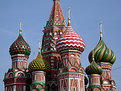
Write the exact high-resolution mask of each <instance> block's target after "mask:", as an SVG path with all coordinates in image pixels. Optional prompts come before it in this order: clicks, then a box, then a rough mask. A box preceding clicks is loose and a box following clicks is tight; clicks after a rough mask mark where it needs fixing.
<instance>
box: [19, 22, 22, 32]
mask: <svg viewBox="0 0 121 91" xmlns="http://www.w3.org/2000/svg"><path fill="white" fill-rule="evenodd" d="M19 34H22V29H21V20H20V29H19Z"/></svg>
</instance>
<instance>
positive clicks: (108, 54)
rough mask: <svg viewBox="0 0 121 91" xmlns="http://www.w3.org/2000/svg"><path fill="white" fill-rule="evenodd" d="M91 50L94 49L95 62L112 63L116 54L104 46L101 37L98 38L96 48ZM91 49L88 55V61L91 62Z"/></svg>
mask: <svg viewBox="0 0 121 91" xmlns="http://www.w3.org/2000/svg"><path fill="white" fill-rule="evenodd" d="M93 50H94V58H95V61H96V62H106V63H111V64H114V62H115V60H116V56H115V54H114V52H113V51H112V50H111V49H109V48H108V47H107V46H106V44H105V43H104V41H103V40H102V38H101V39H100V41H99V43H98V45H97V46H96V48H94V49H93ZM93 50H92V51H91V52H90V54H89V57H88V58H89V61H90V63H91V62H92V52H93Z"/></svg>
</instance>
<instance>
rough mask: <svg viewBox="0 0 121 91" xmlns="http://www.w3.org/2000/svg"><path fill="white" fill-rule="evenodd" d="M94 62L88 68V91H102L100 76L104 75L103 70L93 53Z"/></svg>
mask: <svg viewBox="0 0 121 91" xmlns="http://www.w3.org/2000/svg"><path fill="white" fill-rule="evenodd" d="M92 57H93V61H92V62H91V64H90V65H89V66H88V67H87V68H86V73H87V75H88V78H89V86H88V88H87V91H102V87H101V83H100V75H101V74H102V68H101V67H100V66H99V65H98V64H97V63H96V62H95V59H94V53H93V56H92Z"/></svg>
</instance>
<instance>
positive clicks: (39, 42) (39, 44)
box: [39, 40, 41, 53]
mask: <svg viewBox="0 0 121 91" xmlns="http://www.w3.org/2000/svg"><path fill="white" fill-rule="evenodd" d="M39 53H41V44H40V40H39Z"/></svg>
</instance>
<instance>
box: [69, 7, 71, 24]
mask: <svg viewBox="0 0 121 91" xmlns="http://www.w3.org/2000/svg"><path fill="white" fill-rule="evenodd" d="M70 20H71V11H70V7H69V8H68V21H69V22H70Z"/></svg>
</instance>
